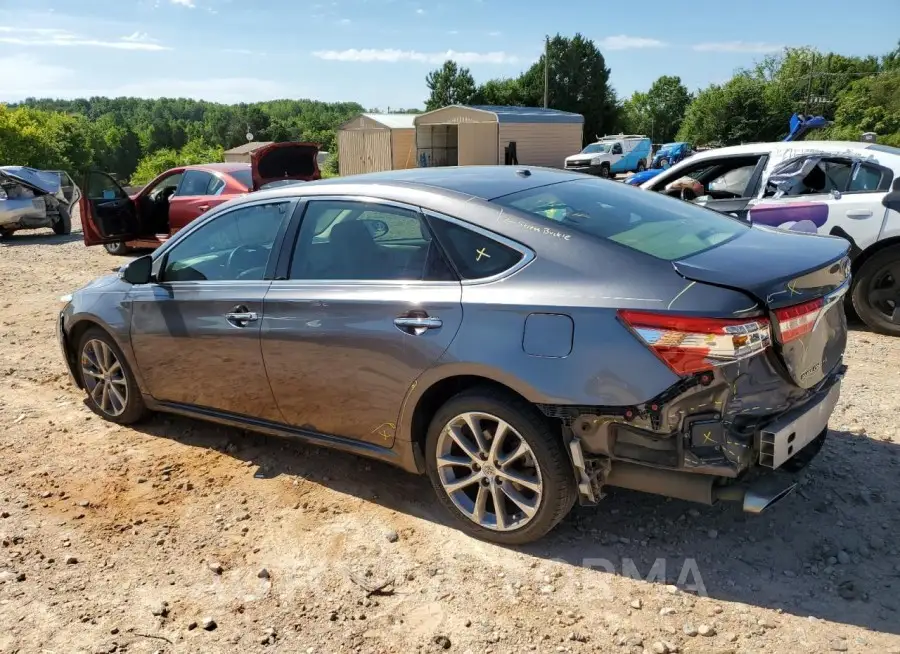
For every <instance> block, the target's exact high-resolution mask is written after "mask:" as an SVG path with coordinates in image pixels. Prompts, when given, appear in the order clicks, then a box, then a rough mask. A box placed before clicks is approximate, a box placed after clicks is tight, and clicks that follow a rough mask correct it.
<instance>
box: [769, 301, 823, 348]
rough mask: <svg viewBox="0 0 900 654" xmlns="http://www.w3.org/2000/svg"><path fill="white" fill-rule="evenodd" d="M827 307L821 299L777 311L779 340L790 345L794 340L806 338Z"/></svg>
mask: <svg viewBox="0 0 900 654" xmlns="http://www.w3.org/2000/svg"><path fill="white" fill-rule="evenodd" d="M824 306H825V300H823V299H822V298H819V299H818V300H812V301H810V302H804V303H803V304H796V305H794V306H792V307H785V308H784V309H777V310H776V311H775V318H776V320H777V325H776V326H777V328H778V340H780V341H781V342H782V343H789V342H790V341H793V340H794V339H797V338H800V337H801V336H805V335H806V334H808V333H810V332H811V331H812V330H813V327H815V326H816V320H817V319H818V317H819V312H820V311H821V310H822V307H824Z"/></svg>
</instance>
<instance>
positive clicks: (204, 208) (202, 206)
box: [197, 204, 209, 212]
mask: <svg viewBox="0 0 900 654" xmlns="http://www.w3.org/2000/svg"><path fill="white" fill-rule="evenodd" d="M197 208H198V209H199V210H200V211H201V212H202V211H206V210H207V209H209V205H208V204H201V205H200V206H199V207H197Z"/></svg>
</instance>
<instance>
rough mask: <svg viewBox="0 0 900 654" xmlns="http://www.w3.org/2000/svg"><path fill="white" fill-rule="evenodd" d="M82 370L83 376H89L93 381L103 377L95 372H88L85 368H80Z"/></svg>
mask: <svg viewBox="0 0 900 654" xmlns="http://www.w3.org/2000/svg"><path fill="white" fill-rule="evenodd" d="M82 370H83V371H84V374H85V375H90V376H91V377H93V378H94V379H103V375H102V374H101V373H99V372H96V371H94V370H88V369H87V368H82Z"/></svg>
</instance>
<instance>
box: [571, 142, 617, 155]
mask: <svg viewBox="0 0 900 654" xmlns="http://www.w3.org/2000/svg"><path fill="white" fill-rule="evenodd" d="M569 152H571V150H569ZM601 152H609V143H591V144H590V145H588V146H587V147H585V148H584V150H582V151H581V154H598V153H601Z"/></svg>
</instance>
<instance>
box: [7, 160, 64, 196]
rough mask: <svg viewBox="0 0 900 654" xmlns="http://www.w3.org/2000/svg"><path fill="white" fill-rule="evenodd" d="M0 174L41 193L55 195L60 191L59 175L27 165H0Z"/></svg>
mask: <svg viewBox="0 0 900 654" xmlns="http://www.w3.org/2000/svg"><path fill="white" fill-rule="evenodd" d="M0 176H2V177H6V178H8V179H11V180H13V181H14V182H17V183H19V184H22V185H23V186H27V187H28V188H30V189H31V190H32V191H34V192H35V193H39V194H41V195H56V194H57V193H59V191H60V186H59V177H58V176H57V175H55V174H53V173H49V172H46V171H43V170H37V169H35V168H28V167H27V166H0Z"/></svg>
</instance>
